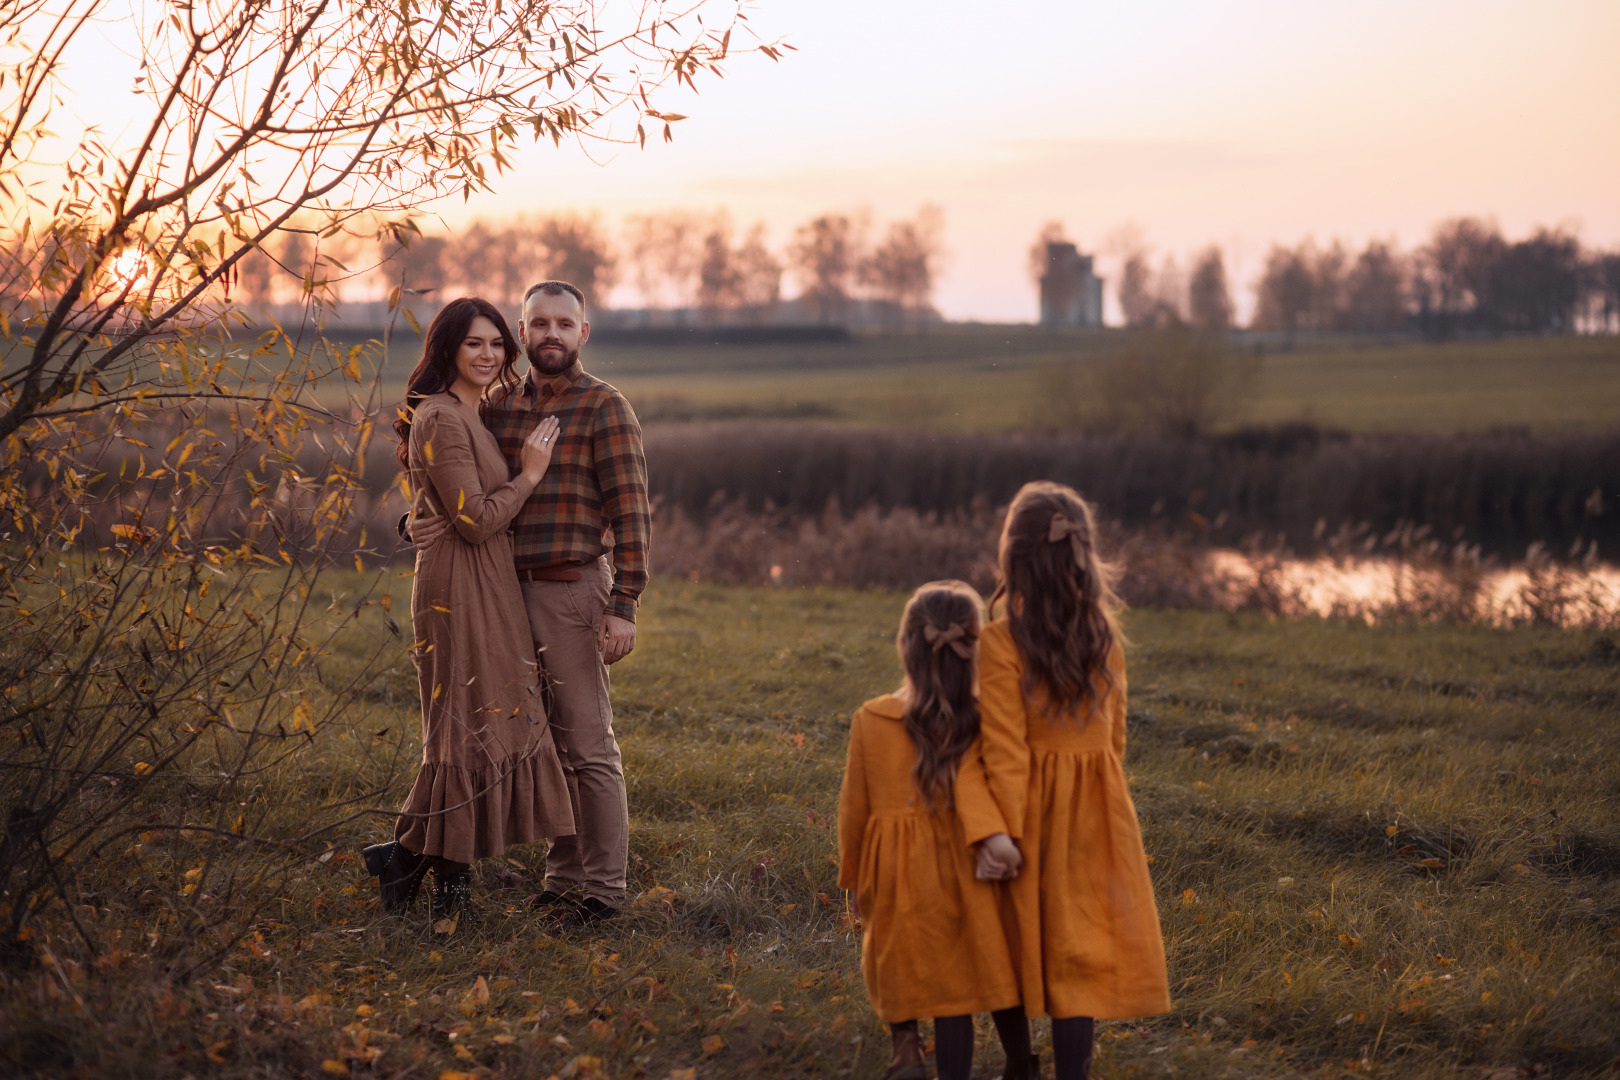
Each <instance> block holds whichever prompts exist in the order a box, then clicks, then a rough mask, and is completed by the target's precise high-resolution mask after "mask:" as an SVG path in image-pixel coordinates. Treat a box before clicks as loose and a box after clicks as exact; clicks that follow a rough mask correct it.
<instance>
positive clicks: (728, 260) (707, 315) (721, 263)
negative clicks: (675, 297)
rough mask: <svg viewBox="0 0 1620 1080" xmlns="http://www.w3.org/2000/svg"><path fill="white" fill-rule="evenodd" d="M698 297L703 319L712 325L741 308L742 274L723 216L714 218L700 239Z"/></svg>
mask: <svg viewBox="0 0 1620 1080" xmlns="http://www.w3.org/2000/svg"><path fill="white" fill-rule="evenodd" d="M697 295H698V306H699V307H700V308H702V310H703V317H704V319H705V320H706V321H708V322H709V323H711V324H712V323H718V322H719V321H720V319H721V315H722V313H723V312H726V311H729V310H731V309H734V308H736V307H739V306H741V304H742V271H741V268H740V267H739V266H738V265H737V257H736V252H734V251H733V250H732V248H731V222H730V220H729V219H728V218H727V217H726V216H725V215H724V214H720V215H717V216H716V217H715V219H714V222H713V223H712V224H711V225H710V226H709V231H708V233H707V234H706V235H705V236H704V237H703V257H702V260H701V261H700V262H699V264H698V292H697Z"/></svg>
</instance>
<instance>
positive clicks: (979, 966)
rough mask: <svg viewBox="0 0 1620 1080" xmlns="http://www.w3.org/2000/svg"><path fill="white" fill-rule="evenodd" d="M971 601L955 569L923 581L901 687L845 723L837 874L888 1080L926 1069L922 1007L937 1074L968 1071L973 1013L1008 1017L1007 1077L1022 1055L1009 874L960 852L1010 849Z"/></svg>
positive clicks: (1015, 1072)
mask: <svg viewBox="0 0 1620 1080" xmlns="http://www.w3.org/2000/svg"><path fill="white" fill-rule="evenodd" d="M980 605H981V601H980V599H979V594H978V593H976V592H974V591H973V589H972V588H971V587H970V586H968V585H965V584H963V583H962V582H960V581H941V582H934V583H933V584H930V585H924V586H923V587H922V588H920V589H918V590H917V592H916V593H915V594H914V595H913V596H912V597H911V600H910V601H909V602H908V603H907V604H906V610H905V614H904V615H903V616H902V617H901V621H900V634H899V639H898V642H897V644H898V646H899V650H900V659H901V662H902V663H903V664H904V666H905V671H906V681H905V685H904V686H903V687H902V688H901V689H900V691H899V692H898V693H895V694H886V695H884V696H883V697H880V698H874V699H873V700H871V701H868V702H867V703H866V704H865V705H863V706H861V708H860V710H859V711H858V712H856V714H855V718H854V721H853V722H852V724H851V726H850V734H849V767H848V770H847V771H846V772H845V773H844V787H843V792H842V795H841V796H840V798H839V803H838V849H839V856H840V868H839V873H838V884H839V886H840V887H842V888H845V889H852V890H854V892H855V897H856V904H857V911H858V912H859V914H860V915H861V917H862V919H863V920H864V922H865V928H866V932H865V937H864V938H863V940H862V945H861V973H862V974H863V975H864V976H865V978H866V989H867V996H868V997H869V998H870V999H871V1001H872V1007H873V1009H875V1010H876V1011H877V1014H878V1016H879V1017H881V1018H882V1019H884V1020H885V1021H887V1022H888V1024H889V1028H890V1032H891V1034H892V1036H893V1039H894V1058H893V1060H892V1061H891V1062H890V1063H889V1068H888V1071H887V1072H886V1073H885V1074H884V1075H885V1077H886V1078H888V1080H922V1078H924V1077H926V1076H927V1072H926V1071H925V1068H924V1064H923V1053H922V1042H921V1038H920V1035H919V1033H918V1030H917V1021H918V1019H919V1018H921V1017H933V1018H934V1040H935V1053H936V1057H937V1060H938V1065H939V1075H940V1078H941V1080H967V1077H968V1074H969V1071H970V1069H971V1066H972V1062H973V1014H974V1013H976V1012H991V1013H993V1014H995V1018H996V1021H997V1024H996V1026H997V1029H998V1031H999V1030H1001V1029H1002V1027H1003V1024H1004V1023H1005V1024H1007V1028H1008V1030H1007V1032H1006V1033H1004V1034H1003V1043H1002V1045H1003V1047H1004V1048H1005V1049H1006V1050H1007V1051H1008V1055H1007V1056H1008V1061H1009V1062H1011V1063H1015V1064H1014V1065H1013V1067H1011V1068H1010V1069H1009V1071H1008V1076H1009V1077H1011V1076H1022V1075H1024V1071H1025V1070H1027V1065H1028V1061H1029V1035H1028V1028H1027V1025H1026V1024H1025V1023H1024V1019H1023V1012H1022V1011H1021V1010H1020V1009H1019V1008H1018V1003H1019V989H1018V979H1017V976H1016V975H1015V974H1014V971H1013V966H1012V955H1011V951H1010V950H1009V948H1008V946H1007V939H1006V934H1005V932H1004V930H1003V928H1002V923H1001V916H1000V914H999V901H998V891H999V890H1000V889H1002V888H1004V886H998V885H996V884H993V883H991V882H988V881H978V880H975V877H974V863H973V855H972V853H971V851H970V850H969V846H970V845H971V844H974V843H977V842H980V841H985V840H987V839H989V838H992V837H997V838H998V840H997V841H996V842H997V843H998V844H1000V845H1004V850H1005V851H1010V852H1011V853H1012V856H1011V857H1012V858H1013V859H1015V860H1016V859H1017V853H1016V849H1015V848H1014V847H1013V846H1012V844H1011V842H1010V841H1009V840H1008V839H1007V837H1006V835H1005V834H1006V833H1007V827H1006V825H1005V823H1004V822H1003V821H1002V817H1001V814H1000V812H999V811H998V810H997V809H996V804H995V800H994V799H993V798H991V797H990V793H989V790H988V789H987V788H986V786H985V777H984V766H983V762H982V760H981V758H980V756H979V748H978V734H979V710H978V703H977V702H976V701H975V699H974V692H973V690H974V686H973V684H974V655H975V652H976V645H977V642H978V637H979V622H980V619H979V611H980ZM1009 1039H1011V1044H1009V1041H1008V1040H1009ZM1019 1039H1022V1042H1020V1041H1019Z"/></svg>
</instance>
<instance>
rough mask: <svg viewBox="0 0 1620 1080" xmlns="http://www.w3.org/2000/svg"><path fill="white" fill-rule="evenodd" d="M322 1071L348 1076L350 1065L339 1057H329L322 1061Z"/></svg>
mask: <svg viewBox="0 0 1620 1080" xmlns="http://www.w3.org/2000/svg"><path fill="white" fill-rule="evenodd" d="M321 1072H323V1073H326V1074H327V1075H328V1076H348V1075H349V1066H348V1065H346V1064H344V1063H343V1062H341V1061H339V1060H338V1059H337V1058H327V1059H326V1060H325V1061H323V1062H321Z"/></svg>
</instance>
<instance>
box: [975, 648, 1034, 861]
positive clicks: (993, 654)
mask: <svg viewBox="0 0 1620 1080" xmlns="http://www.w3.org/2000/svg"><path fill="white" fill-rule="evenodd" d="M1022 675H1023V669H1022V665H1021V664H1020V663H1019V662H1018V649H1017V646H1015V645H1014V644H1013V640H1012V635H1011V633H1010V632H1009V631H1008V630H1007V626H1006V624H1005V623H992V624H991V625H989V626H987V627H985V632H984V635H983V636H982V637H981V638H980V641H979V736H980V739H981V741H982V742H983V744H984V767H985V771H986V772H987V773H988V774H989V783H990V793H991V794H992V795H994V796H995V800H996V805H998V806H999V807H1001V814H1002V817H1003V818H1005V819H1006V822H1007V832H1008V834H1009V835H1010V836H1012V837H1013V838H1014V839H1017V838H1019V837H1021V836H1023V833H1024V814H1025V809H1026V807H1027V806H1028V805H1029V777H1030V766H1029V739H1028V729H1027V724H1028V721H1027V720H1026V718H1025V716H1024V690H1023V687H1022V686H1020V685H1019V680H1020V678H1021V677H1022Z"/></svg>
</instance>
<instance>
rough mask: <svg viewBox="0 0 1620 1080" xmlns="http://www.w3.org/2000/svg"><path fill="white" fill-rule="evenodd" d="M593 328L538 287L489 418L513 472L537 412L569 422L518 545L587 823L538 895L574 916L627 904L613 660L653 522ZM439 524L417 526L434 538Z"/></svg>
mask: <svg viewBox="0 0 1620 1080" xmlns="http://www.w3.org/2000/svg"><path fill="white" fill-rule="evenodd" d="M590 333H591V326H590V323H589V322H587V321H586V319H585V297H584V295H583V294H582V293H581V292H580V291H579V290H578V289H577V288H575V287H574V286H573V285H570V284H568V283H567V282H563V281H544V282H541V283H540V284H538V285H534V286H531V287H530V289H529V291H528V292H527V293H526V294H525V295H524V297H523V321H522V322H521V323H520V324H519V325H518V340H519V341H520V342H521V343H522V345H523V350H524V352H525V353H526V354H527V355H528V358H529V371H528V373H527V374H526V375H525V376H524V377H523V379H522V380H521V381H520V382H519V383H518V384H517V385H516V386H514V387H512V388H510V389H505V390H502V391H499V392H497V393H495V394H493V395H492V396H491V398H490V400H489V403H488V405H487V407H486V409H485V414H484V423H485V425H486V426H487V427H488V428H489V430H490V431H491V432H493V433H494V435H495V438H496V440H497V441H499V443H500V444H501V451H502V453H503V454H505V456H506V459H507V463H508V464H509V465H510V466H511V467H512V468H513V469H517V468H518V460H519V459H518V454H519V450H520V448H521V447H522V445H523V440H524V437H525V436H527V435H528V433H529V432H531V431H533V430H534V427H535V425H536V424H537V423H539V421H540V420H542V419H544V418H545V417H547V416H555V417H557V419H558V420H559V421H561V424H562V426H561V428H560V430H559V431H558V434H557V445H556V448H555V449H554V450H553V452H552V457H551V467H550V468H548V469H547V470H546V474H545V477H544V478H543V479H542V480H541V481H540V484H539V486H538V487H536V488H535V489H534V493H533V494H532V495H530V496H529V499H528V501H527V502H526V503H524V505H523V508H522V509H521V510H519V511H518V515H517V517H516V518H515V519H514V520H513V522H512V539H513V545H512V546H513V555H514V559H515V562H516V563H517V571H518V579H519V581H521V582H522V586H523V600H524V605H525V606H526V607H527V609H528V614H529V628H530V630H531V631H532V632H533V635H534V641H535V646H536V648H538V649H539V650H541V651H540V662H541V666H542V667H543V668H544V669H545V671H546V675H547V677H548V678H549V680H550V683H551V688H552V700H551V705H552V707H551V710H550V722H551V729H552V734H553V735H554V736H555V738H556V740H557V748H558V750H559V752H560V756H561V758H562V766H563V773H564V775H565V776H566V777H567V780H568V786H569V789H570V793H571V794H573V795H574V798H575V804H574V806H575V814H574V817H575V820H576V821H577V822H578V827H579V832H578V835H576V836H571V837H565V838H563V839H561V840H558V841H556V842H555V843H553V844H552V847H551V851H550V853H549V854H548V856H547V859H546V880H545V884H544V886H543V891H542V892H541V893H540V895H539V896H538V897H536V898H535V903H536V904H537V905H538V906H540V907H542V908H546V909H550V910H552V911H554V912H556V913H559V914H566V915H567V916H568V917H569V918H570V919H571V920H572V921H573V922H575V923H589V922H592V921H595V920H597V919H603V918H609V917H611V916H613V915H614V914H616V913H617V911H618V908H619V906H620V904H622V903H623V901H624V892H625V870H626V864H627V862H628V859H629V839H630V824H629V812H628V808H627V805H626V802H625V789H624V770H623V767H622V765H621V763H620V758H619V744H618V741H617V740H616V739H615V738H614V736H613V710H612V707H611V705H610V704H609V702H608V687H609V679H608V665H609V664H613V663H616V662H617V661H619V660H622V659H623V658H624V657H625V656H628V655H629V653H630V650H632V649H634V648H635V645H636V621H635V620H636V607H637V605H638V604H639V602H640V597H641V591H642V589H643V588H644V587H645V586H646V584H647V557H648V543H649V534H650V532H651V511H650V507H649V505H648V502H647V464H646V458H645V456H644V454H643V451H642V445H641V425H640V423H639V422H638V421H637V420H636V414H635V412H634V411H632V410H631V408H630V404H629V402H627V401H625V399H624V396H623V395H622V394H620V393H619V392H618V391H617V390H616V389H614V388H613V387H612V386H609V385H608V384H607V383H605V382H603V381H602V380H600V379H597V378H595V377H593V376H591V375H587V374H586V373H585V371H584V369H583V368H582V366H581V365H580V359H579V351H580V347H581V346H583V345H584V344H585V342H586V341H587V340H589V339H590ZM436 525H438V523H437V522H427V521H421V522H418V523H417V524H416V526H414V527H413V528H412V530H411V531H412V533H413V534H414V535H415V537H416V538H417V540H418V542H427V541H428V540H430V539H431V537H432V536H433V535H434V534H435V532H436V531H437V530H436V529H435V528H433V526H436ZM610 530H611V533H612V542H611V558H610V556H609V555H608V554H607V552H608V550H609V544H608V542H607V533H608V532H609V531H610Z"/></svg>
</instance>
